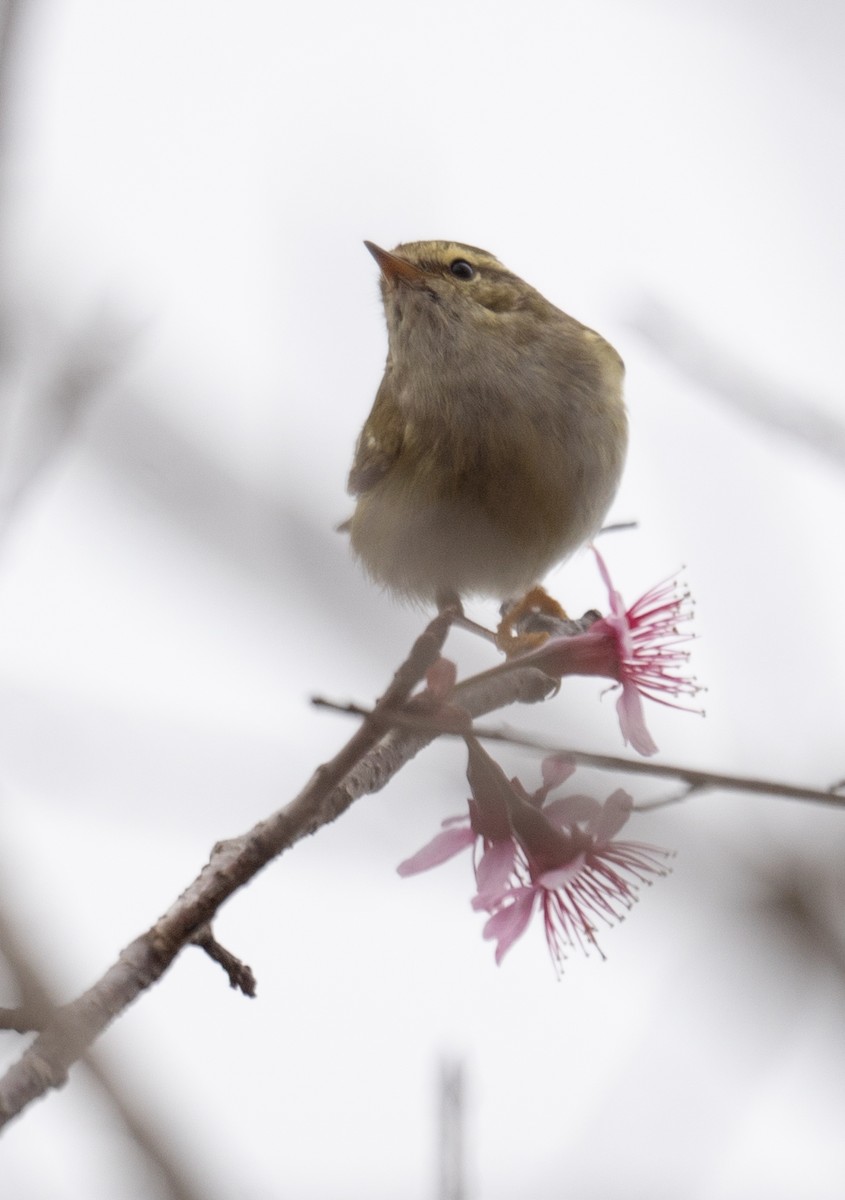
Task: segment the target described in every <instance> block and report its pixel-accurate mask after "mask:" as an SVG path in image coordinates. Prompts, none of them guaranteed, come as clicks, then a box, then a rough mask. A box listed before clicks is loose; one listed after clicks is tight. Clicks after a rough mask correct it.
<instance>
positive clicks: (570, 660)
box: [505, 546, 701, 756]
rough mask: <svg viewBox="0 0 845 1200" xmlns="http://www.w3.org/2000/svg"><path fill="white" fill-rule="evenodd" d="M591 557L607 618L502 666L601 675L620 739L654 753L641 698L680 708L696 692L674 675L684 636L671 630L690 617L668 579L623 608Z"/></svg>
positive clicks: (685, 597) (683, 653)
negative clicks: (611, 688)
mask: <svg viewBox="0 0 845 1200" xmlns="http://www.w3.org/2000/svg"><path fill="white" fill-rule="evenodd" d="M592 549H593V553H594V554H595V556H596V562H597V563H598V568H599V571H600V573H601V577H602V579H603V580H604V583H605V585H606V587H607V590H608V598H609V603H610V612H609V614H608V615H607V616H606V617H600V618H599V620H597V621H594V622H593V624H592V625H591V626H590V627H589V629H588V630H587V631H586V633H582V634H576V635H575V636H573V637H550V638H549V639H548V641H546V642H544V643H543V645H542V646H539V647H538V648H537V649H536V650H531V651H529V652H528V653H527V654H523V655H520V656H519V657H518V658H514V659H512V660H511V661H510V662H509V663H507V664H505V666H506V667H507V668H508V669H514V668H515V667H519V666H525V665H529V664H531V665H536V666H538V667H540V669H541V670H543V671H546V672H547V673H548V674H550V675H556V676H560V675H603V676H605V677H606V678H609V679H614V680H616V682H617V683H618V684H619V685H620V686H621V691H620V695H619V699H618V700H617V702H616V711H617V714H618V716H619V725H620V728H621V730H622V736H623V738H624V739H625V742H626V743H629V742H630V744H631V745H632V746H633V748H634V749H635V750H636V751H637V753H638V754H642V755H645V756H648V755H651V754H654V753H655V752H656V751H657V746H656V744H655V742H654V739H653V738H652V736H651V734H650V733H649V731H648V728H647V726H646V723H645V716H644V714H643V705H642V697H646V699H648V700H655V701H657V703H659V704H668V705H669V706H671V707H672V708H686V709H687V711H696V712H698V711H700V710H698V709H693V710H690V709H689V708H688V706H686V705H684V704H680V703H678V702H677V700H678V698H679V697H683V696H694V695H696V694H697V693H698V692H699V691H700V690H701V689H700V688H699V686H698V684H697V683H696V682H695V680H694V679H691V678H689V677H688V676H685V675H683V674H682V671H683V668H684V666H685V665H686V663H687V661H688V659H689V650H688V649H687V648H686V643H687V642H689V641H691V640H692V634H688V633H681V632H680V631H679V628H678V627H679V626H680V625H681V624H683V623H684V622H685V621H689V620H690V619H691V617H692V606H691V602H690V596H689V592H686V591H681V590H680V589H679V587H678V581H677V579H676V578H675V577H671V578H669V579H666V580H664V581H663V582H662V583H659V584H657V585H656V586H655V587H653V588H651V589H650V590H649V591H648V592H646V593H645V595H644V596H641V597H640V598H639V600H636V601H635V602H634V603H633V604H632V605H631V607H630V608H627V609H626V608H625V604H624V601H623V600H622V597H621V595H620V594H619V592H618V591H617V590H616V588H615V587H614V586H613V582H612V580H611V578H610V574H609V572H608V570H607V566H606V564H605V561H604V559H603V558H602V556H601V554H599V552H598V550H596V548H595V546H593V548H592Z"/></svg>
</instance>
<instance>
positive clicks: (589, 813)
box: [542, 795, 601, 829]
mask: <svg viewBox="0 0 845 1200" xmlns="http://www.w3.org/2000/svg"><path fill="white" fill-rule="evenodd" d="M542 811H543V816H544V817H548V818H549V820H550V821H552V822H553V823H554V824H555V825H559V826H560V827H561V828H562V829H571V828H572V826H573V825H577V824H578V822H579V821H592V820H594V819H595V818H596V817H597V816H598V814H599V812H600V811H601V805H600V804H599V802H598V800H594V799H593V797H592V796H580V795H575V796H560V797H559V798H558V799H557V800H551V801H550V802H549V803H548V804H546V805H544V806H543V810H542Z"/></svg>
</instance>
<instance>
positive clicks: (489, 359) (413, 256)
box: [349, 242, 627, 603]
mask: <svg viewBox="0 0 845 1200" xmlns="http://www.w3.org/2000/svg"><path fill="white" fill-rule="evenodd" d="M367 246H368V248H369V250H370V251H371V253H372V254H373V256H374V258H375V259H376V261H377V262H378V264H379V266H380V267H381V273H382V278H381V289H382V296H383V299H384V309H385V315H386V318H387V332H388V354H387V363H386V366H385V371H384V378H383V379H382V382H381V386H380V387H379V390H378V394H377V395H376V399H375V403H374V404H373V408H372V411H371V413H370V415H369V417H368V418H367V420H366V422H365V424H364V428H363V429H362V431H361V435H360V437H359V439H358V445H357V448H356V451H355V460H354V462H353V465H352V470H351V471H350V474H349V491H350V492H351V493H352V494H353V495H354V496H357V498H358V499H357V506H356V508H355V512H354V514H353V515H352V518H351V520H350V522H349V531H350V535H351V539H352V547H353V550H354V551H355V553H356V554H357V555H358V557H359V558H360V559H361V561H362V562H363V564H364V566H365V568H366V569H367V571H368V572H369V574H370V575H371V576H372V577H373V579H375V580H377V581H378V582H379V583H381V584H384V585H385V586H387V587H388V588H390V589H391V590H392V591H394V592H396V593H398V594H400V595H403V596H407V597H410V598H414V599H417V600H434V601H437V602H439V603H444V602H446V601H448V600H450V599H454V598H455V597H462V596H466V595H472V594H480V595H489V596H495V597H498V598H502V599H504V598H506V597H513V596H517V595H519V594H520V593H522V592H524V591H525V590H526V589H527V588H529V587H531V586H532V585H533V584H535V583H537V582H539V581H540V579H542V577H543V576H544V575H545V573H546V572H547V571H548V570H549V569H550V568H551V567H552V566H554V565H555V563H557V562H560V561H561V560H562V559H564V558H566V557H567V556H568V555H569V554H571V553H572V551H574V550H575V549H576V548H577V547H578V546H580V545H581V544H582V543H583V542H585V541H586V540H587V539H588V538H590V537H591V536H592V535H593V534H594V533H596V532H597V530H598V529H599V527H600V525H601V522H602V520H603V518H604V515H605V513H606V512H607V509H608V507H609V505H610V503H611V501H612V499H613V496H614V493H615V492H616V488H617V485H618V483H619V477H620V474H621V472H622V465H623V462H624V459H625V450H626V445H627V419H626V416H625V407H624V404H623V401H622V378H623V373H624V368H623V365H622V360H621V359H620V357H619V355H618V354H617V353H616V351H615V350H614V349H613V347H612V346H610V345H609V344H608V343H607V342H606V341H605V340H604V339H603V338H602V337H600V336H599V335H598V334H597V333H594V332H593V331H592V330H591V329H587V328H586V327H585V326H584V325H581V324H579V322H578V321H575V320H573V318H572V317H569V316H567V315H566V313H564V312H561V311H560V309H558V308H555V307H554V305H553V304H550V303H549V302H548V300H545V299H544V298H543V297H542V296H541V295H540V293H539V292H537V291H536V290H535V289H534V288H532V287H530V286H529V285H528V284H527V283H524V282H523V281H522V280H521V279H519V278H518V277H517V276H516V275H513V274H512V273H511V272H510V271H508V270H507V269H506V268H505V267H503V266H502V264H501V263H500V262H499V261H498V260H497V259H495V258H494V257H493V256H492V255H491V254H488V253H487V252H486V251H484V250H478V249H476V248H475V247H473V246H466V245H463V244H461V243H459V242H412V243H408V244H406V245H401V246H397V247H396V249H395V250H394V251H392V252H391V253H387V252H386V251H384V250H381V249H379V247H377V246H373V245H371V244H370V243H367Z"/></svg>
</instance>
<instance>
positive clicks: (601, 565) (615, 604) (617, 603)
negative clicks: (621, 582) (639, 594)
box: [590, 546, 625, 617]
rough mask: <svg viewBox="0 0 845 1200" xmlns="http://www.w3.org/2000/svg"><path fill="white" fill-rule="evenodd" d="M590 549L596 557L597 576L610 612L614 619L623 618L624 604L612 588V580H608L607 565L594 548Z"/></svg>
mask: <svg viewBox="0 0 845 1200" xmlns="http://www.w3.org/2000/svg"><path fill="white" fill-rule="evenodd" d="M590 549H591V550H592V552H593V554H595V556H596V564H597V566H598V569H599V574H600V575H601V577H602V580H603V582H604V586H605V587H606V588H607V597H608V600H609V601H610V611H611V612H612V613H613V615H614V617H624V615H625V602H624V600H623V599H622V597H621V595H620V594H619V592H617V590H616V588H615V587H614V586H613V580H612V579H611V578H610V572H609V571H608V569H607V564H606V563H605V561H604V559H603V558H602V556H601V555H600V554H599V552H598V550H597V549H596V548H595V546H590Z"/></svg>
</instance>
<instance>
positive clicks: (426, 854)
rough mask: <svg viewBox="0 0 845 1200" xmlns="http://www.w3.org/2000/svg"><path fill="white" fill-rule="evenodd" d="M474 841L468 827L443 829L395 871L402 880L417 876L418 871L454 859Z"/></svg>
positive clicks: (473, 836)
mask: <svg viewBox="0 0 845 1200" xmlns="http://www.w3.org/2000/svg"><path fill="white" fill-rule="evenodd" d="M474 841H475V834H474V833H473V832H472V829H471V828H470V827H469V826H468V825H467V826H465V827H464V828H462V829H457V828H455V829H444V830H443V831H442V833H438V834H437V836H436V837H433V838H432V839H431V841H430V842H428V844H427V845H425V846H423V848H422V849H421V850H418V851H417V852H416V854H412V855H411V857H410V858H406V859H405V861H404V862H401V863H400V864H399V866H398V867H397V868H396V870H397V872H398V873H399V874H400V875H401V876H402V877H403V878H405V876H407V875H418V874H419V872H420V871H428V870H430V869H431V868H432V867H439V866H440V864H441V863H444V862H446V861H447V860H448V859H450V858H454V857H455V855H456V854H460V852H461V850H465V849H466V848H467V846H471V845H472V844H473V842H474Z"/></svg>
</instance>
